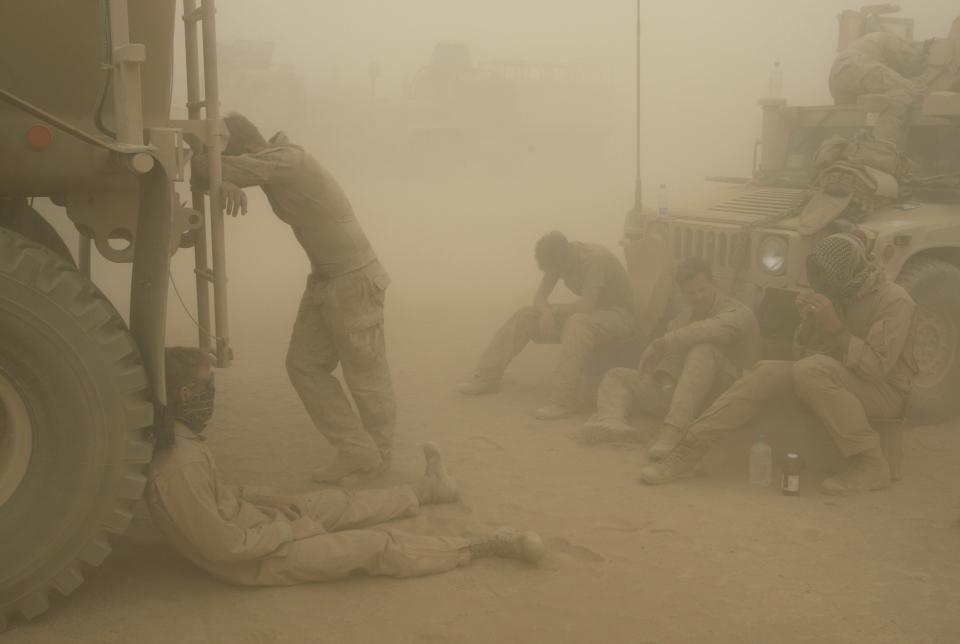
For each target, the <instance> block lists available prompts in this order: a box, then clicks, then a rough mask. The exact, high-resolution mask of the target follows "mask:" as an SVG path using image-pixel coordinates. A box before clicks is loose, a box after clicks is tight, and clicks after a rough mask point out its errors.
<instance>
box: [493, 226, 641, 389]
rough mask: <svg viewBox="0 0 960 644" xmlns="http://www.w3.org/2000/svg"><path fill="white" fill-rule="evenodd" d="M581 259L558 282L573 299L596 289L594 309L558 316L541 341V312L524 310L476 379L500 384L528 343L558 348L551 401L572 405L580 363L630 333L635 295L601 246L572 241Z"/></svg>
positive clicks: (501, 333) (503, 331)
mask: <svg viewBox="0 0 960 644" xmlns="http://www.w3.org/2000/svg"><path fill="white" fill-rule="evenodd" d="M572 244H573V246H574V248H576V249H577V251H578V252H579V255H580V263H579V265H578V266H577V268H576V269H575V270H573V271H571V273H570V274H568V275H561V276H560V279H562V280H563V282H564V284H565V285H566V286H567V288H568V289H570V291H571V292H572V293H574V294H575V295H581V294H582V293H583V292H584V290H585V289H584V287H585V286H587V287H592V286H598V287H599V292H600V296H599V299H598V301H597V308H596V309H594V310H593V311H590V312H586V313H574V314H572V315H567V316H560V317H559V318H558V319H557V320H556V322H557V325H556V326H557V328H558V329H559V331H558V333H557V334H555V335H553V336H551V337H544V336H543V334H541V333H540V326H539V320H540V312H539V310H538V309H537V307H535V306H527V307H523V308H522V309H520V310H519V311H517V312H516V313H515V314H514V315H513V316H512V317H510V319H509V320H507V322H506V323H504V325H503V326H502V327H500V329H499V330H498V331H497V333H496V335H495V336H494V337H493V340H492V341H491V342H490V344H489V346H488V347H487V349H486V350H485V351H484V353H483V356H482V357H481V358H480V362H479V364H478V365H477V368H476V372H475V373H476V377H477V378H479V379H480V380H485V381H499V380H500V378H501V377H502V376H503V372H504V370H505V369H506V368H507V365H509V364H510V362H511V361H512V360H513V358H514V357H516V356H517V354H519V353H520V352H521V351H522V350H523V348H524V347H525V346H527V344H529V343H530V342H534V343H537V344H556V343H559V344H560V345H561V349H560V359H559V361H558V362H557V368H556V375H555V377H554V386H553V394H552V396H551V400H552V401H553V402H555V403H557V404H559V405H567V406H569V405H571V404H572V401H573V400H574V398H575V397H576V393H577V388H578V387H579V385H580V381H581V376H582V372H583V366H584V362H585V361H586V359H587V357H588V356H589V355H590V354H591V352H593V350H594V349H595V348H596V347H597V345H598V344H599V343H601V342H611V341H619V340H626V339H627V338H629V337H630V336H631V334H632V333H633V331H634V317H633V311H632V309H633V292H632V290H631V287H630V279H629V278H628V277H627V272H626V270H624V268H623V265H622V264H621V263H620V260H618V259H617V258H616V256H615V255H614V254H613V253H611V252H610V251H609V250H607V249H606V248H604V247H603V246H600V245H597V244H586V243H582V242H572Z"/></svg>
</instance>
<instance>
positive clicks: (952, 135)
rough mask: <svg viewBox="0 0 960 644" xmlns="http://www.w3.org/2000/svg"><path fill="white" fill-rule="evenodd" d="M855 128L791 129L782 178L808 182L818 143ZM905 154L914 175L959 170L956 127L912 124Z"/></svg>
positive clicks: (959, 140) (846, 134)
mask: <svg viewBox="0 0 960 644" xmlns="http://www.w3.org/2000/svg"><path fill="white" fill-rule="evenodd" d="M863 131H865V130H864V129H863V128H859V127H819V128H813V127H806V128H797V129H796V130H794V132H793V135H792V136H791V139H790V145H789V147H788V148H787V156H786V160H785V163H784V170H783V173H782V178H788V177H789V178H790V179H792V180H793V181H798V182H804V183H806V182H809V180H810V178H811V176H812V174H813V161H814V158H815V157H816V154H817V149H819V147H820V144H822V143H823V142H824V141H826V140H827V139H829V138H830V137H833V136H842V137H845V138H851V137H853V136H855V135H857V134H859V133H860V132H863ZM907 156H909V157H910V158H911V159H912V160H913V161H914V162H915V163H916V173H915V174H916V176H917V177H919V178H924V177H933V176H937V175H944V174H956V173H957V172H960V127H957V126H944V125H936V126H916V127H914V128H912V129H911V131H910V140H909V142H908V143H907Z"/></svg>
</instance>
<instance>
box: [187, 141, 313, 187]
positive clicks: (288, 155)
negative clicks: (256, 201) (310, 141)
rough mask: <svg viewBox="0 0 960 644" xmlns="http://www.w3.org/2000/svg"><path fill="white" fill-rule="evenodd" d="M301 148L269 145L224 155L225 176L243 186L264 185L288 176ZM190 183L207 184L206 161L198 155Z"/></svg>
mask: <svg viewBox="0 0 960 644" xmlns="http://www.w3.org/2000/svg"><path fill="white" fill-rule="evenodd" d="M301 155H302V152H301V151H300V150H298V149H297V148H288V147H280V148H268V149H266V150H264V151H262V152H255V153H249V154H238V155H235V156H233V155H231V156H223V157H221V166H222V168H223V180H224V181H225V182H228V183H232V184H233V185H235V186H237V187H240V188H249V187H251V186H265V185H269V184H271V183H280V182H282V181H284V180H285V179H287V178H288V177H289V176H290V175H291V173H292V172H293V171H294V170H295V169H296V168H297V167H298V166H299V164H300V162H301ZM192 172H193V174H192V175H191V177H190V183H191V185H192V186H193V187H195V188H200V189H205V188H206V187H207V164H206V162H205V159H204V158H203V157H202V156H201V157H198V160H197V162H196V163H194V164H193V171H192Z"/></svg>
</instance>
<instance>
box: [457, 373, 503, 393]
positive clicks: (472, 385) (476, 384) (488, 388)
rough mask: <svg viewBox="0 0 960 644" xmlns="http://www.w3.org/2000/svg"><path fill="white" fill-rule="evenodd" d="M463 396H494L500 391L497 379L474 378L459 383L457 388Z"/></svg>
mask: <svg viewBox="0 0 960 644" xmlns="http://www.w3.org/2000/svg"><path fill="white" fill-rule="evenodd" d="M457 389H458V390H459V391H460V393H461V394H463V395H464V396H482V395H484V394H495V393H497V392H498V391H500V379H499V378H482V377H480V376H474V377H473V378H471V379H470V380H468V381H467V382H462V383H460V386H459V387H457Z"/></svg>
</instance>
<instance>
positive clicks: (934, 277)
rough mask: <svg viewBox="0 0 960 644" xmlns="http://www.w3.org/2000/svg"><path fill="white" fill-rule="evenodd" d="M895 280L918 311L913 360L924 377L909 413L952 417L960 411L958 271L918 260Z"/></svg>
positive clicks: (916, 387)
mask: <svg viewBox="0 0 960 644" xmlns="http://www.w3.org/2000/svg"><path fill="white" fill-rule="evenodd" d="M897 282H899V283H900V285H901V286H903V287H904V288H905V289H907V291H908V292H909V293H910V295H911V296H913V299H914V300H915V301H916V303H917V305H918V307H919V310H918V312H917V328H916V332H915V334H914V356H916V359H917V364H918V365H919V367H920V373H919V374H918V375H917V377H916V378H915V379H914V386H913V392H912V393H911V394H910V409H908V413H909V414H910V416H911V417H914V418H916V419H917V420H921V421H925V422H935V421H938V420H943V419H946V418H949V417H951V416H953V415H954V414H956V413H957V412H958V411H960V396H958V395H957V392H958V391H960V268H957V267H956V266H954V265H953V264H950V263H949V262H945V261H943V260H939V259H927V258H921V259H916V260H912V261H910V262H908V263H907V265H906V266H905V267H904V268H903V270H902V271H901V272H900V276H899V277H898V278H897Z"/></svg>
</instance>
